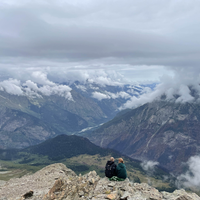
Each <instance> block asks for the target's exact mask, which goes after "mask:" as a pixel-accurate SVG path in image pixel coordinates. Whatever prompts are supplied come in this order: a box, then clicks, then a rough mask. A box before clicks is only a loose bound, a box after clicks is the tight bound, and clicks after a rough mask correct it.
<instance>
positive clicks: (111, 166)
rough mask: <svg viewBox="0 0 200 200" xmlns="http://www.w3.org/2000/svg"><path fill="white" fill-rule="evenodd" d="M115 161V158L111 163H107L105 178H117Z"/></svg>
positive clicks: (111, 159)
mask: <svg viewBox="0 0 200 200" xmlns="http://www.w3.org/2000/svg"><path fill="white" fill-rule="evenodd" d="M114 161H115V159H114V158H113V157H111V158H110V160H109V161H107V163H106V166H105V176H106V177H108V178H111V177H113V176H116V167H117V166H116V164H115V162H114Z"/></svg>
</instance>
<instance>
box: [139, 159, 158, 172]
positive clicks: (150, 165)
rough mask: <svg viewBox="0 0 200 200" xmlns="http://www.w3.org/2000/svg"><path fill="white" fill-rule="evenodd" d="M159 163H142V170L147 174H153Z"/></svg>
mask: <svg viewBox="0 0 200 200" xmlns="http://www.w3.org/2000/svg"><path fill="white" fill-rule="evenodd" d="M158 164H159V163H158V162H154V161H151V160H149V161H143V162H142V163H141V166H142V168H143V169H144V170H145V171H147V172H153V171H154V169H155V166H156V165H158Z"/></svg>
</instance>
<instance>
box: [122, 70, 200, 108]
mask: <svg viewBox="0 0 200 200" xmlns="http://www.w3.org/2000/svg"><path fill="white" fill-rule="evenodd" d="M173 70H174V75H170V76H169V75H164V76H162V77H160V82H159V83H158V84H157V85H156V87H155V88H154V89H153V90H151V89H150V88H149V87H146V88H145V90H143V94H142V95H140V96H133V97H132V98H131V99H130V100H128V101H127V102H126V103H125V104H124V105H123V106H122V107H121V108H120V109H121V110H122V109H126V108H135V107H138V106H140V105H143V104H145V103H148V102H152V101H154V100H156V99H160V98H161V96H163V95H165V96H166V100H167V101H174V102H176V103H185V102H194V101H196V102H199V100H200V70H197V69H193V68H191V69H186V68H174V69H173ZM192 90H195V96H194V94H192Z"/></svg>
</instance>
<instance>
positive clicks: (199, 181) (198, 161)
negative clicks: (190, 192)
mask: <svg viewBox="0 0 200 200" xmlns="http://www.w3.org/2000/svg"><path fill="white" fill-rule="evenodd" d="M186 165H187V167H188V170H187V172H186V173H184V174H181V175H180V176H178V178H177V186H178V187H186V188H189V187H197V188H198V189H200V156H193V157H190V159H189V160H188V162H187V163H186Z"/></svg>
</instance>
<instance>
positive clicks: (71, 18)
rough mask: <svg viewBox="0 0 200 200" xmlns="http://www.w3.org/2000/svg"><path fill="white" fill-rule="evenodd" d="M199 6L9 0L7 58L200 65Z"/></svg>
mask: <svg viewBox="0 0 200 200" xmlns="http://www.w3.org/2000/svg"><path fill="white" fill-rule="evenodd" d="M198 5H200V3H199V1H197V0H194V1H193V2H188V1H186V0H183V1H181V2H174V1H172V0H170V1H167V0H164V1H159V0H153V1H151V2H148V1H145V0H143V1H141V0H140V1H139V0H137V1H134V2H133V1H131V0H125V1H123V2H121V1H110V2H108V1H104V0H103V1H99V0H97V1H95V2H94V1H75V3H74V2H73V3H72V2H71V1H65V2H63V1H56V2H55V1H45V0H43V1H40V2H39V1H34V2H32V1H22V0H19V1H18V2H17V3H16V2H14V1H9V0H8V1H7V2H6V1H3V3H1V9H0V13H1V14H0V26H1V31H0V43H1V46H0V55H1V60H2V61H1V62H4V64H5V62H6V61H10V62H9V64H11V63H12V62H14V63H15V64H16V63H21V64H27V63H28V64H31V65H33V66H34V67H37V66H41V65H42V63H43V62H44V61H45V60H48V61H49V62H50V63H51V65H53V66H58V64H59V62H61V61H62V62H64V63H69V62H78V63H79V64H82V65H85V66H88V62H89V63H90V64H91V63H93V64H94V63H104V64H130V65H164V66H186V67H190V66H199V63H200V57H199V53H200V48H199V46H200V45H199V43H200V42H199V40H198V36H199V33H200V28H199V27H200V26H199V24H198V23H199V22H198V19H199V17H200V16H199V15H200V14H199V13H200V12H198V7H199V6H198ZM35 61H37V62H36V63H35ZM13 65H14V64H13ZM119 68H120V67H119Z"/></svg>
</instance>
